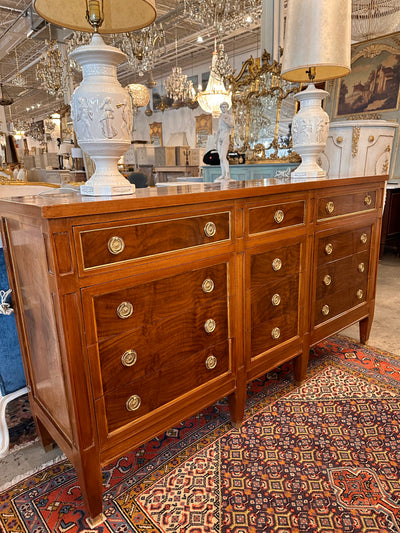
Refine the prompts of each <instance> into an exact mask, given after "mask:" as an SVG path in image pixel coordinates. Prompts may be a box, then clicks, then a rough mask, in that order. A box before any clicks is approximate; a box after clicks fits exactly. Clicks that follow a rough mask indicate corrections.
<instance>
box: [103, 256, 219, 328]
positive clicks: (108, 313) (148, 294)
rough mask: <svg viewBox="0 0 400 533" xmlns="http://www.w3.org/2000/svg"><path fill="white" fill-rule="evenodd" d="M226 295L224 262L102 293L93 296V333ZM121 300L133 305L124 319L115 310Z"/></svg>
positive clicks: (149, 319)
mask: <svg viewBox="0 0 400 533" xmlns="http://www.w3.org/2000/svg"><path fill="white" fill-rule="evenodd" d="M205 280H212V283H213V290H212V291H211V292H207V291H204V281H205ZM226 298H227V265H226V263H221V264H218V265H212V266H210V267H207V268H202V269H199V270H194V271H193V272H185V273H184V274H178V275H176V276H171V277H168V278H163V279H160V280H156V281H153V282H150V283H144V284H141V285H134V286H133V287H129V286H128V287H126V288H124V289H121V290H118V291H114V292H109V293H102V294H99V295H97V296H94V297H93V305H94V311H95V317H96V325H97V336H98V338H104V337H109V336H111V335H118V334H120V333H123V332H124V331H128V330H131V329H134V328H136V327H137V325H138V324H143V323H144V324H150V323H154V322H156V321H158V320H162V319H164V318H166V317H168V316H170V315H174V314H180V313H181V312H182V310H183V309H190V308H192V307H194V306H196V307H200V308H204V307H206V306H207V305H208V303H209V302H211V301H215V300H219V299H222V300H225V301H226ZM122 302H131V303H132V305H133V313H132V315H131V316H129V317H128V318H125V319H121V318H120V317H119V316H118V312H117V310H118V307H119V306H120V305H121V303H122ZM207 318H210V317H206V319H207Z"/></svg>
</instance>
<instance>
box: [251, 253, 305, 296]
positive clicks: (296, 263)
mask: <svg viewBox="0 0 400 533" xmlns="http://www.w3.org/2000/svg"><path fill="white" fill-rule="evenodd" d="M300 249H301V245H300V244H294V245H292V246H286V247H284V248H274V249H273V250H268V251H266V252H261V253H259V254H253V255H252V256H251V264H250V271H251V287H253V286H255V285H261V284H265V283H270V282H274V281H276V280H278V279H282V278H285V277H286V276H288V275H292V274H297V273H298V272H299V271H300ZM278 267H279V268H278Z"/></svg>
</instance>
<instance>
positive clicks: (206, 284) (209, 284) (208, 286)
mask: <svg viewBox="0 0 400 533" xmlns="http://www.w3.org/2000/svg"><path fill="white" fill-rule="evenodd" d="M201 288H202V289H203V292H205V293H208V292H212V291H213V290H214V282H213V280H212V279H210V278H206V279H205V280H204V281H203V283H202V284H201Z"/></svg>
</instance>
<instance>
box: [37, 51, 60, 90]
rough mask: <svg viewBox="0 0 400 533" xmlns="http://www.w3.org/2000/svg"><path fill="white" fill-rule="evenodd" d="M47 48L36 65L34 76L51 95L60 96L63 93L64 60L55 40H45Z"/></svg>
mask: <svg viewBox="0 0 400 533" xmlns="http://www.w3.org/2000/svg"><path fill="white" fill-rule="evenodd" d="M46 45H47V50H46V51H45V52H44V53H43V54H42V56H41V58H40V61H39V63H38V64H37V65H36V77H37V79H38V80H39V81H41V82H42V86H43V88H44V90H45V91H47V92H48V93H49V94H51V95H52V96H56V97H57V98H60V97H61V96H62V95H63V93H64V61H63V58H62V56H61V52H60V50H59V49H58V46H57V42H56V41H46Z"/></svg>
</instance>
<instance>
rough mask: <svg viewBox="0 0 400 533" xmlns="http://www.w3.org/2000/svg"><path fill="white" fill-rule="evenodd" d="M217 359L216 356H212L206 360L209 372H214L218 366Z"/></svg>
mask: <svg viewBox="0 0 400 533" xmlns="http://www.w3.org/2000/svg"><path fill="white" fill-rule="evenodd" d="M217 362H218V361H217V358H216V357H215V355H210V356H208V357H207V359H206V368H207V369H208V370H212V369H213V368H215V367H216V366H217Z"/></svg>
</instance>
